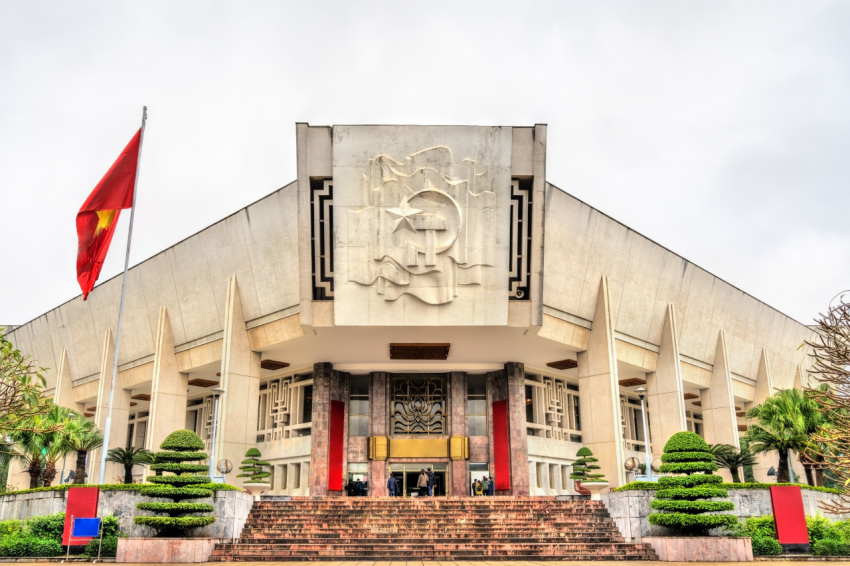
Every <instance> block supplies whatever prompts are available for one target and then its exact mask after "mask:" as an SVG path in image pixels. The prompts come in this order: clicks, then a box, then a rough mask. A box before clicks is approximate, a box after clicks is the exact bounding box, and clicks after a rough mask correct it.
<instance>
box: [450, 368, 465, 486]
mask: <svg viewBox="0 0 850 566" xmlns="http://www.w3.org/2000/svg"><path fill="white" fill-rule="evenodd" d="M449 384H450V385H449V419H450V420H449V426H450V428H449V431H450V435H451V436H466V432H467V426H466V425H467V423H466V373H464V372H461V371H456V372H452V373H450V374H449ZM450 466H451V469H452V470H451V476H452V482H451V491H450V492H449V495H450V496H452V497H458V496H463V495H468V494H469V487H468V484H469V462H468V461H467V460H454V461H452V462H451V464H450Z"/></svg>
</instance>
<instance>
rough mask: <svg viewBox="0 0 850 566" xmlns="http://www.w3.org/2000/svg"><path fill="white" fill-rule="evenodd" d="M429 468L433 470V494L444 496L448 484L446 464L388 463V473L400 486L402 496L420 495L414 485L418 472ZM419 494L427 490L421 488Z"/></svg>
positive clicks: (425, 493)
mask: <svg viewBox="0 0 850 566" xmlns="http://www.w3.org/2000/svg"><path fill="white" fill-rule="evenodd" d="M428 468H431V471H432V472H434V495H435V496H445V495H446V490H447V486H448V470H447V468H448V466H447V465H446V464H429V463H421V462H413V463H411V462H407V463H404V464H390V474H391V475H392V476H393V477H394V478H395V480H396V481H397V482H399V484H400V485H401V486H402V492H401V493H402V495H403V496H404V497H420V493H419V491H420V490H419V488H418V487H416V484H417V482H418V481H419V474H420V473H422V470H423V469H425V470H427V469H428ZM421 495H423V496H424V495H427V491H426V490H423V493H422V494H421Z"/></svg>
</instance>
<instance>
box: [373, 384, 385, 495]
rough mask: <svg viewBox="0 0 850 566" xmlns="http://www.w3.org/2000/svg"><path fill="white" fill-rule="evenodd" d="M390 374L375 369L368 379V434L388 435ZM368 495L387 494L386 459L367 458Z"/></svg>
mask: <svg viewBox="0 0 850 566" xmlns="http://www.w3.org/2000/svg"><path fill="white" fill-rule="evenodd" d="M389 377H390V374H388V373H387V372H384V371H375V372H372V373H371V374H370V379H369V435H370V436H389V429H388V427H387V422H388V420H389V401H388V397H387V395H388V388H389V383H388V382H389ZM369 485H370V486H371V489H370V490H369V495H371V496H381V495H386V494H387V462H386V460H369Z"/></svg>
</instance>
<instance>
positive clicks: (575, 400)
mask: <svg viewBox="0 0 850 566" xmlns="http://www.w3.org/2000/svg"><path fill="white" fill-rule="evenodd" d="M571 397H572V398H573V415H574V418H575V426H574V427H573V429H574V430H581V406H580V404H579V400H578V395H571Z"/></svg>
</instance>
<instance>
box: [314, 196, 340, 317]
mask: <svg viewBox="0 0 850 566" xmlns="http://www.w3.org/2000/svg"><path fill="white" fill-rule="evenodd" d="M333 206H334V186H333V181H330V180H325V181H322V180H320V179H312V180H311V181H310V218H311V220H312V222H311V223H310V236H311V238H312V240H313V246H312V248H313V253H312V256H313V300H314V301H332V300H333V298H334V241H333V234H334V224H333Z"/></svg>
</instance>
